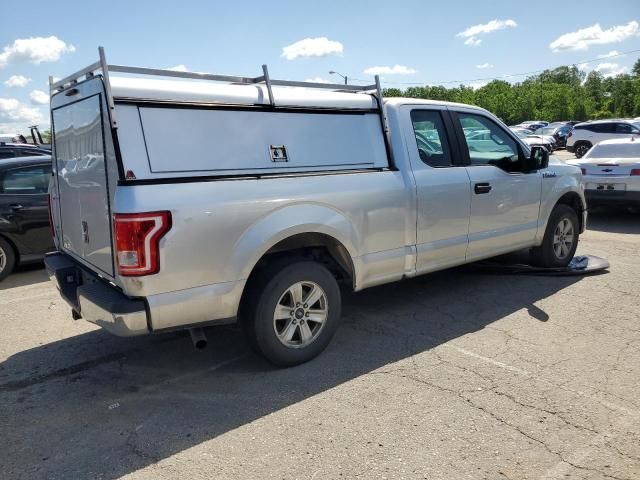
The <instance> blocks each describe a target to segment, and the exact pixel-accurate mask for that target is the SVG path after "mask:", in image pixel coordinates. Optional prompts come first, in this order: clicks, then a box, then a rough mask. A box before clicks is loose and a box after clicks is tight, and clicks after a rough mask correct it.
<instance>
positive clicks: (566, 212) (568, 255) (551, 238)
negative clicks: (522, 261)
mask: <svg viewBox="0 0 640 480" xmlns="http://www.w3.org/2000/svg"><path fill="white" fill-rule="evenodd" d="M579 232H580V230H579V223H578V215H577V213H576V211H575V210H574V209H573V208H571V207H570V206H569V205H564V204H559V205H556V206H555V207H554V209H553V211H552V212H551V215H550V216H549V221H548V223H547V229H546V230H545V233H544V239H543V241H542V245H540V246H539V247H536V248H534V249H533V250H532V252H531V253H532V258H533V263H535V264H536V265H538V266H540V267H547V268H558V267H565V266H567V265H568V264H569V262H570V261H571V259H572V258H573V256H574V254H575V253H576V248H578V239H579V235H580V234H579Z"/></svg>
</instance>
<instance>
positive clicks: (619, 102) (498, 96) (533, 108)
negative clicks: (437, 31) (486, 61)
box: [384, 59, 640, 125]
mask: <svg viewBox="0 0 640 480" xmlns="http://www.w3.org/2000/svg"><path fill="white" fill-rule="evenodd" d="M384 95H385V96H387V97H413V98H425V99H430V100H445V101H449V102H460V103H467V104H471V105H477V106H479V107H482V108H486V109H487V110H489V111H490V112H492V113H494V114H495V115H497V116H498V117H500V118H501V119H502V120H503V121H504V122H505V123H507V124H508V125H513V124H517V123H520V122H523V121H525V120H547V121H550V122H554V121H560V120H594V119H600V118H618V117H620V118H625V117H626V118H629V117H638V116H640V59H638V60H637V61H636V63H635V64H634V66H633V69H632V71H631V73H630V74H620V75H616V76H612V77H606V78H605V77H604V76H603V75H602V73H600V72H597V71H595V70H594V71H591V72H589V74H586V73H585V72H584V71H582V70H580V69H578V68H577V67H575V66H571V67H559V68H556V69H553V70H545V71H544V72H542V73H540V74H539V75H535V76H531V77H528V78H527V79H526V80H524V81H522V82H519V83H509V82H505V81H504V80H493V81H492V82H490V83H488V84H486V85H484V86H483V87H481V88H478V89H473V88H471V87H469V86H464V85H460V86H459V87H455V88H447V87H443V86H424V87H409V88H407V89H406V90H400V89H397V88H387V89H385V90H384Z"/></svg>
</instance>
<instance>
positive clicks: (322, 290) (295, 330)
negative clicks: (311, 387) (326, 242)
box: [239, 260, 341, 367]
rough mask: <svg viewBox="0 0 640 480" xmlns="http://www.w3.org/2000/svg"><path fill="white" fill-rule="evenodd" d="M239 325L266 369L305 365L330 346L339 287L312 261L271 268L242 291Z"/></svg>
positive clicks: (337, 316)
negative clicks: (262, 360)
mask: <svg viewBox="0 0 640 480" xmlns="http://www.w3.org/2000/svg"><path fill="white" fill-rule="evenodd" d="M247 288H248V291H247V293H246V295H245V296H244V297H243V303H242V306H241V311H240V318H239V320H240V324H241V326H242V328H243V330H244V331H245V333H246V334H247V336H248V337H249V342H250V343H251V345H252V346H253V347H254V349H255V350H257V351H258V353H260V354H261V355H263V356H264V357H265V358H266V359H267V360H269V361H270V362H271V363H273V364H275V365H278V366H281V367H289V366H293V365H298V364H301V363H304V362H307V361H309V360H311V359H312V358H314V357H315V356H317V355H319V354H320V353H321V352H322V351H323V350H324V349H325V348H326V347H327V345H328V344H329V342H330V341H331V338H332V337H333V334H334V333H335V331H336V330H337V328H338V324H339V322H340V311H341V297H340V288H339V287H338V282H337V281H336V279H335V278H334V277H333V275H332V274H331V272H330V271H329V270H327V269H326V268H325V267H324V266H323V265H321V264H319V263H316V262H312V261H306V260H302V261H298V262H294V263H284V264H282V263H280V264H274V265H273V266H272V267H267V268H265V269H264V271H263V272H262V273H261V274H259V275H258V276H257V277H256V278H254V279H252V280H251V284H250V285H248V286H247Z"/></svg>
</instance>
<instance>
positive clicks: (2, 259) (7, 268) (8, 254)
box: [0, 238, 16, 282]
mask: <svg viewBox="0 0 640 480" xmlns="http://www.w3.org/2000/svg"><path fill="white" fill-rule="evenodd" d="M15 266H16V254H15V252H14V251H13V247H11V245H9V242H7V241H6V240H5V239H4V238H0V282H1V281H2V280H4V279H5V278H7V276H8V275H9V274H10V273H11V272H12V271H13V268H14V267H15Z"/></svg>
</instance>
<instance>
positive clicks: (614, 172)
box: [567, 137, 640, 206]
mask: <svg viewBox="0 0 640 480" xmlns="http://www.w3.org/2000/svg"><path fill="white" fill-rule="evenodd" d="M567 163H570V164H572V165H576V166H578V167H580V169H581V170H582V175H583V179H584V183H585V194H586V197H587V202H588V203H589V204H590V205H592V204H618V205H625V204H628V205H635V206H640V137H632V138H621V139H616V140H604V141H602V142H600V143H597V144H596V145H594V146H593V147H592V148H591V149H590V150H589V151H588V152H587V153H586V154H585V155H584V156H583V157H582V158H581V159H580V160H571V161H569V162H567Z"/></svg>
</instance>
